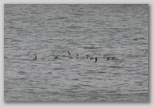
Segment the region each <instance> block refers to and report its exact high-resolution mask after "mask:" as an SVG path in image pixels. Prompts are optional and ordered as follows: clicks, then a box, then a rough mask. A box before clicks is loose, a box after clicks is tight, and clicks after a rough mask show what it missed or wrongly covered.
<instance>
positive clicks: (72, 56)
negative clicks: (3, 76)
mask: <svg viewBox="0 0 154 107" xmlns="http://www.w3.org/2000/svg"><path fill="white" fill-rule="evenodd" d="M67 53H68V55H63V57H68V58H69V59H89V60H94V62H95V63H96V62H97V61H98V59H99V57H97V56H95V57H93V56H90V55H89V54H86V55H85V56H80V55H79V54H78V53H77V54H76V55H75V56H74V55H72V54H71V53H70V52H69V51H67ZM60 57H62V56H59V55H56V56H54V59H55V60H56V59H59V58H60ZM102 58H104V59H106V61H108V60H115V57H110V56H105V57H102ZM33 60H37V55H36V54H34V58H33Z"/></svg>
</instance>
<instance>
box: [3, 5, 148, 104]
mask: <svg viewBox="0 0 154 107" xmlns="http://www.w3.org/2000/svg"><path fill="white" fill-rule="evenodd" d="M67 51H70V53H71V54H72V55H73V57H74V58H73V59H71V58H69V57H67V56H68V53H67ZM77 53H78V54H79V59H77V56H76V54H77ZM34 54H36V55H37V60H33V59H34V57H35V56H34ZM87 54H89V55H90V56H91V57H98V60H97V62H96V63H95V62H94V59H93V60H90V59H89V58H88V59H86V58H85V56H86V55H87ZM55 56H58V59H54V58H55ZM108 56H110V57H111V56H112V57H115V59H114V60H108V61H106V57H108ZM4 70H5V71H4V100H5V101H148V98H149V97H148V95H149V94H148V5H96V4H93V5H45V4H44V5H43V4H40V5H35V4H33V5H30V4H28V5H16V4H11V5H10V4H5V6H4Z"/></svg>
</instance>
